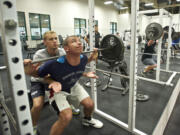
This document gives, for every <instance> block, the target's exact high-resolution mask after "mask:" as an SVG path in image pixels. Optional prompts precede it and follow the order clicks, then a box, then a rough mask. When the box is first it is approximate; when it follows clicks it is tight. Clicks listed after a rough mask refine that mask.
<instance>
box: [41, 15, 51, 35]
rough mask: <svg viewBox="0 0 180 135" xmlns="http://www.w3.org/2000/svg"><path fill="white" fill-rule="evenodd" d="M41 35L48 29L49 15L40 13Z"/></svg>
mask: <svg viewBox="0 0 180 135" xmlns="http://www.w3.org/2000/svg"><path fill="white" fill-rule="evenodd" d="M40 24H41V35H43V34H44V33H45V32H46V31H49V30H50V16H49V15H40Z"/></svg>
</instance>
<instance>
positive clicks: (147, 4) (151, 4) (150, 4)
mask: <svg viewBox="0 0 180 135" xmlns="http://www.w3.org/2000/svg"><path fill="white" fill-rule="evenodd" d="M144 5H145V6H146V7H148V6H153V5H154V3H146V4H144Z"/></svg>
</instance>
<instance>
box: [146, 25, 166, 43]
mask: <svg viewBox="0 0 180 135" xmlns="http://www.w3.org/2000/svg"><path fill="white" fill-rule="evenodd" d="M145 33H146V38H147V39H149V40H150V39H151V40H157V39H159V38H160V37H161V36H162V35H163V28H162V26H161V24H159V23H156V22H153V23H150V24H149V25H148V26H147V27H146V30H145Z"/></svg>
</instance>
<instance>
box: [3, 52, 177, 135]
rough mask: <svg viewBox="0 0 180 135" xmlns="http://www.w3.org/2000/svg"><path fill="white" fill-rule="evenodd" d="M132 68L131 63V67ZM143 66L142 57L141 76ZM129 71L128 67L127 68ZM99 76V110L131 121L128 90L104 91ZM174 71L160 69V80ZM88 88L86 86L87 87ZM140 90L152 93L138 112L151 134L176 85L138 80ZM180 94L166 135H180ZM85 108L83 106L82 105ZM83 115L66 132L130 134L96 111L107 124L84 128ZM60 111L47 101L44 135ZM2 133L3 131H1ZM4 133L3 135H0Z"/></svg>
mask: <svg viewBox="0 0 180 135" xmlns="http://www.w3.org/2000/svg"><path fill="white" fill-rule="evenodd" d="M126 52H127V53H125V60H126V63H127V64H128V65H129V57H130V56H129V55H127V54H128V52H129V50H126ZM23 55H24V58H26V57H27V53H26V52H25V53H24V54H23ZM171 61H172V62H174V63H173V64H171V66H170V70H175V71H178V72H180V69H179V65H178V63H177V62H178V61H179V60H177V59H175V58H173V59H171ZM3 65H5V64H4V59H3V55H0V66H3ZM108 66H109V65H108V64H107V63H105V62H103V61H101V60H99V61H98V64H97V68H100V69H104V70H110V69H109V68H108ZM128 67H129V66H128ZM164 67H165V64H164V65H163V64H162V65H161V68H164ZM143 68H144V65H142V62H141V61H140V57H139V63H138V75H139V76H141V75H140V72H141V71H142V70H143ZM128 71H129V69H128ZM97 74H98V75H99V78H100V79H99V80H100V82H103V83H101V85H100V86H98V88H97V90H98V91H97V93H98V94H97V99H98V109H100V110H102V111H103V112H105V113H108V114H110V115H111V116H113V117H115V118H117V119H119V120H121V121H122V122H125V123H127V121H128V93H127V94H126V95H124V96H123V95H122V91H120V90H115V89H110V88H108V89H107V90H106V91H102V90H101V89H102V87H103V86H104V84H106V82H107V78H106V77H103V74H102V73H100V72H97ZM6 75H7V73H6V72H4V71H3V72H2V76H3V84H5V85H3V87H4V90H5V92H4V95H5V97H6V102H7V105H8V107H9V108H10V110H11V111H12V113H13V114H14V112H13V106H12V104H11V102H12V100H11V98H10V97H11V95H10V92H9V87H8V79H7V76H6ZM170 75H171V74H169V73H164V72H161V76H160V80H161V81H166V80H167V79H168V77H169V76H170ZM147 77H148V78H152V79H154V78H155V73H153V74H152V75H149V76H147ZM26 78H27V85H28V88H29V77H28V76H27V77H26ZM178 79H179V75H176V76H175V78H174V79H173V81H172V83H173V84H175V85H176V83H177V80H178ZM112 80H113V81H112V84H113V85H115V86H120V78H119V77H117V76H112ZM86 81H87V79H86V78H84V77H82V78H81V80H80V83H81V84H82V85H83V84H84V82H86ZM84 87H85V86H84ZM85 88H86V89H87V91H88V92H89V93H91V91H90V88H88V87H85ZM137 88H138V93H143V94H147V95H149V97H150V99H149V100H148V101H146V102H137V111H136V128H137V129H139V130H141V131H143V132H145V133H147V134H149V135H150V134H152V132H153V129H154V128H155V125H156V124H157V122H158V120H159V117H160V116H161V113H162V111H163V109H164V107H165V106H166V104H167V101H168V100H169V97H170V94H171V92H172V90H173V88H174V87H167V86H162V85H159V84H154V83H150V82H145V81H138V87H137ZM179 103H180V97H179V96H178V99H177V102H176V105H175V107H174V110H173V113H172V115H171V117H170V120H169V122H168V125H167V127H166V129H165V132H164V135H179V132H180V128H179V124H180V107H179ZM80 109H81V110H82V108H81V107H80ZM81 112H82V111H81ZM81 117H83V114H82V113H81V114H80V115H79V116H74V117H73V120H72V121H71V123H70V124H69V126H68V127H67V128H66V129H65V131H64V133H63V135H72V134H73V135H85V134H86V135H130V133H128V132H127V131H125V130H124V129H122V128H120V127H119V126H117V125H115V124H113V123H112V122H110V121H107V120H105V119H104V118H102V117H100V116H98V115H96V114H94V117H95V118H98V119H99V120H101V121H102V122H103V123H104V127H103V128H102V129H94V128H91V127H84V126H82V124H81ZM57 118H58V117H57V114H56V112H55V111H54V110H53V108H52V107H51V106H50V105H49V104H48V103H46V104H45V106H44V109H43V110H42V113H41V117H40V120H39V127H38V129H39V131H40V133H41V135H48V134H49V131H50V128H51V126H52V124H53V123H54V122H55V121H56V119H57ZM0 133H2V132H0ZM0 135H1V134H0ZM12 135H17V134H16V133H15V132H14V130H13V128H12Z"/></svg>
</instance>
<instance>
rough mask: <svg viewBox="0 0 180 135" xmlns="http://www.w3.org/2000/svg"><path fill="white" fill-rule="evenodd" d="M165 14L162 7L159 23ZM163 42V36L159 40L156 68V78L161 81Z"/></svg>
mask: <svg viewBox="0 0 180 135" xmlns="http://www.w3.org/2000/svg"><path fill="white" fill-rule="evenodd" d="M162 15H163V11H162V9H161V10H160V16H159V23H160V24H162V18H161V16H162ZM161 44H162V37H161V38H160V39H159V41H158V52H157V70H156V80H157V81H159V76H160V61H161Z"/></svg>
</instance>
